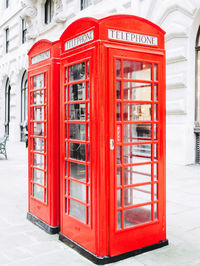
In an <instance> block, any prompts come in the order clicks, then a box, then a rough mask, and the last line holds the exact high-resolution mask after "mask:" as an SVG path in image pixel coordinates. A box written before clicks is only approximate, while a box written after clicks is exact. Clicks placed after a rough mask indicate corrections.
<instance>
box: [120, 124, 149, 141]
mask: <svg viewBox="0 0 200 266" xmlns="http://www.w3.org/2000/svg"><path fill="white" fill-rule="evenodd" d="M150 140H151V124H125V125H124V142H141V141H150Z"/></svg>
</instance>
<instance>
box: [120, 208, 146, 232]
mask: <svg viewBox="0 0 200 266" xmlns="http://www.w3.org/2000/svg"><path fill="white" fill-rule="evenodd" d="M150 221H151V205H146V206H142V207H137V208H132V209H128V210H124V227H125V228H127V227H131V226H134V225H137V224H143V223H146V222H150Z"/></svg>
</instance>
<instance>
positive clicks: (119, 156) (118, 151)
mask: <svg viewBox="0 0 200 266" xmlns="http://www.w3.org/2000/svg"><path fill="white" fill-rule="evenodd" d="M120 163H121V147H120V146H117V164H120Z"/></svg>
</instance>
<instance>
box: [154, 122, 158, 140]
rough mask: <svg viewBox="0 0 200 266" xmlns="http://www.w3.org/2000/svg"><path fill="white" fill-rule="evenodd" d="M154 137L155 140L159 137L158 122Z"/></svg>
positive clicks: (155, 126)
mask: <svg viewBox="0 0 200 266" xmlns="http://www.w3.org/2000/svg"><path fill="white" fill-rule="evenodd" d="M154 139H155V140H157V139H158V125H157V124H155V125H154Z"/></svg>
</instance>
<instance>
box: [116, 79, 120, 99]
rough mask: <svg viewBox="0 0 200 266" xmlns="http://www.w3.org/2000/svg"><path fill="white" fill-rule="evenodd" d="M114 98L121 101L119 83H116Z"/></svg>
mask: <svg viewBox="0 0 200 266" xmlns="http://www.w3.org/2000/svg"><path fill="white" fill-rule="evenodd" d="M116 96H117V99H121V82H120V81H117V82H116Z"/></svg>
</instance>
